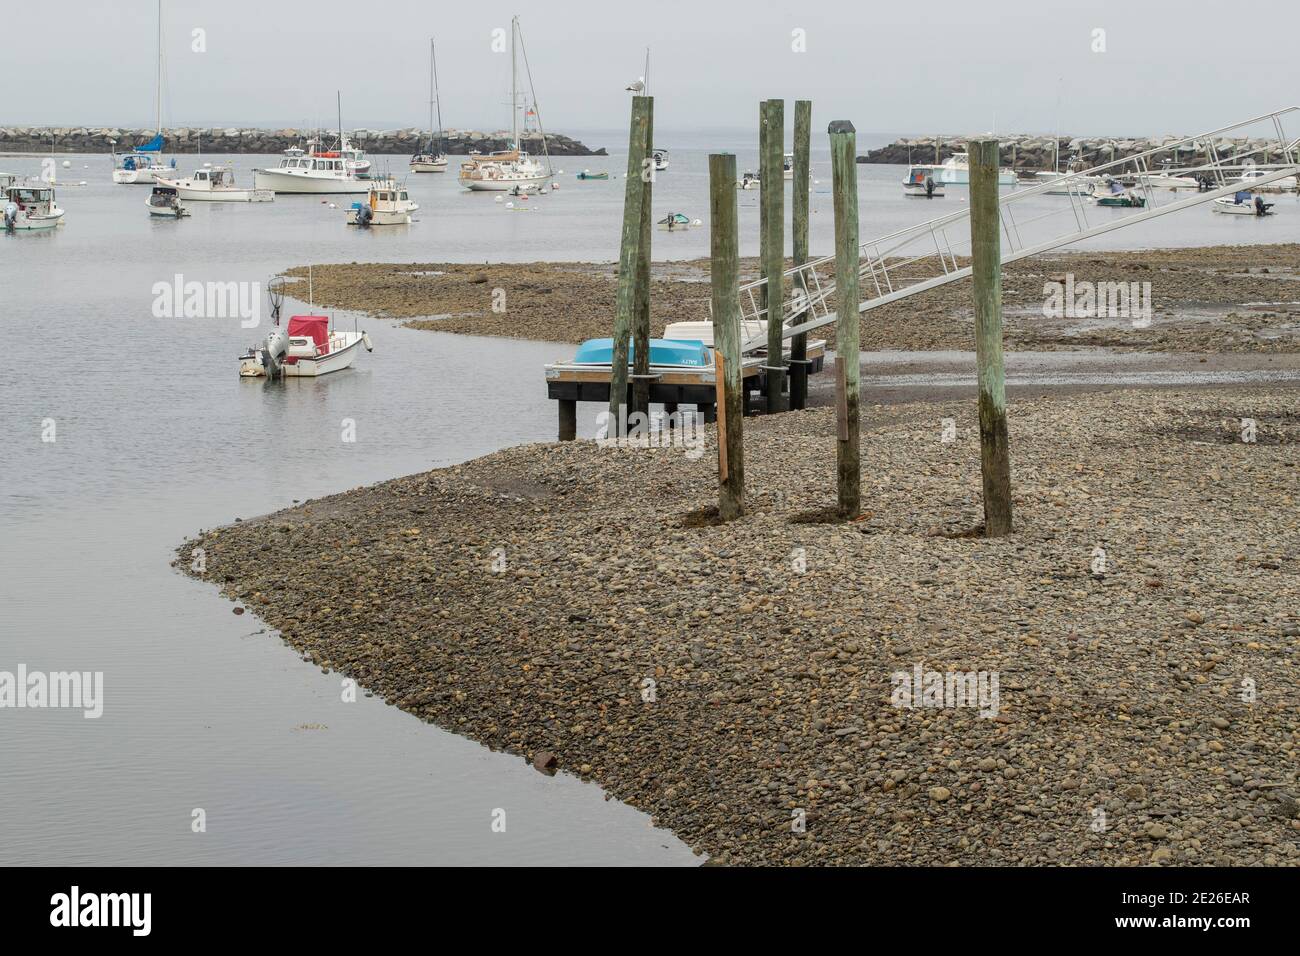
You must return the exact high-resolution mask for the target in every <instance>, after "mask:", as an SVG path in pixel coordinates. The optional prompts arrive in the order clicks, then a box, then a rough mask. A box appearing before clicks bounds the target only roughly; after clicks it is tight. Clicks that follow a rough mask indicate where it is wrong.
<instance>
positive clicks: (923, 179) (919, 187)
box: [903, 166, 943, 199]
mask: <svg viewBox="0 0 1300 956" xmlns="http://www.w3.org/2000/svg"><path fill="white" fill-rule="evenodd" d="M931 170H932V167H930V166H910V167H908V170H907V178H906V179H904V180H903V195H904V196H920V197H921V198H922V199H940V198H942V197H943V183H941V182H936V181H935V178H934V174H933V173H932V171H931Z"/></svg>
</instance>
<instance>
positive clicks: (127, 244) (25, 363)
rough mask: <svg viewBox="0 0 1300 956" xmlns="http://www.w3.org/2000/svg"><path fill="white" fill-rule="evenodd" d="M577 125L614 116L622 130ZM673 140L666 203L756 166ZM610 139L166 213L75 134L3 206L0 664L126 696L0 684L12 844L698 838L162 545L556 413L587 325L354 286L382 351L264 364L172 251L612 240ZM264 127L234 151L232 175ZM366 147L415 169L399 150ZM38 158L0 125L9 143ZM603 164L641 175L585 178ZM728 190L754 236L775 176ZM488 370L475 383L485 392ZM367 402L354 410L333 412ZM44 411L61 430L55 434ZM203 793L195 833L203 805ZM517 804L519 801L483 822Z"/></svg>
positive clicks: (1283, 236)
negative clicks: (289, 634)
mask: <svg viewBox="0 0 1300 956" xmlns="http://www.w3.org/2000/svg"><path fill="white" fill-rule="evenodd" d="M579 135H580V136H582V137H583V138H584V139H585V140H586V141H587V142H589V143H592V144H595V145H599V144H604V145H610V146H612V147H613V146H618V145H619V144H620V142H621V141H622V140H623V137H624V136H625V134H610V135H609V136H607V137H604V136H600V135H599V134H596V135H593V134H579ZM823 138H824V137H823ZM882 139H883V138H882ZM661 142H663V140H661ZM666 145H668V146H669V147H671V148H672V150H673V152H672V154H671V157H672V166H671V168H670V169H669V170H668V171H667V172H665V173H662V174H661V175H660V177H659V180H658V182H657V184H656V189H655V210H654V211H655V215H656V217H661V216H664V215H667V214H668V213H670V212H683V213H686V214H687V215H688V216H690V217H692V218H696V217H699V218H705V217H706V216H707V169H706V156H707V153H708V152H709V151H710V150H711V149H717V148H731V149H733V150H734V151H735V152H736V153H737V155H738V167H739V169H740V170H741V171H743V170H744V169H746V168H756V154H755V151H754V149H753V147H752V145H749V144H743V143H739V142H733V143H727V142H707V141H705V140H704V139H703V138H702V137H699V136H698V135H697V136H696V137H694V138H692V137H688V136H681V137H678V138H677V140H676V141H672V140H671V139H670V140H669V141H667V142H666ZM860 145H861V148H866V146H868V145H871V142H870V141H869V139H868V138H863V139H862V140H860ZM611 151H612V152H615V155H614V156H611V157H609V158H600V157H589V158H569V157H566V158H563V159H558V160H557V161H556V166H557V167H558V168H560V169H563V170H564V174H563V175H558V174H557V177H556V178H557V180H558V181H559V182H560V184H561V189H560V190H559V191H558V192H556V193H554V194H553V195H551V196H547V197H539V198H537V199H534V200H530V201H529V202H528V203H526V204H525V203H520V204H519V206H520V207H521V208H519V209H515V210H508V209H506V208H505V207H504V204H497V203H495V202H493V198H492V196H491V195H488V194H469V193H466V192H463V191H461V190H459V189H458V188H457V185H456V182H455V176H454V173H453V174H448V175H428V176H418V177H416V176H412V177H410V180H411V189H412V192H413V194H414V197H415V198H416V199H417V201H419V202H420V203H421V204H422V207H423V208H422V209H421V211H420V213H419V214H418V218H419V221H418V222H416V223H415V224H413V225H411V226H409V227H392V228H388V229H372V230H370V231H368V232H366V231H359V230H355V229H350V228H348V227H346V226H345V225H344V224H343V215H344V214H343V208H342V207H344V206H345V205H346V204H347V202H349V201H350V200H345V199H344V198H343V197H331V198H330V200H329V201H332V202H334V203H335V204H336V206H337V207H338V208H331V207H330V205H329V201H327V202H322V201H321V199H320V198H319V197H316V198H313V197H290V196H281V197H279V198H278V199H277V200H276V202H275V203H272V204H253V205H221V204H216V205H205V204H202V203H194V204H191V208H192V210H193V216H192V218H190V219H187V220H184V221H181V222H170V221H160V220H153V219H151V217H149V216H148V215H147V214H146V212H145V209H144V201H145V197H146V196H147V194H148V191H149V190H148V188H147V187H126V186H115V185H112V184H111V183H110V181H109V161H108V158H107V157H103V156H88V157H87V156H74V157H69V158H70V160H71V162H72V168H70V169H62V168H60V169H59V170H58V175H59V177H60V179H61V180H62V181H63V182H64V183H67V184H68V185H65V186H63V187H61V188H60V191H59V198H60V203H61V205H63V206H64V207H65V208H66V209H67V221H66V224H65V226H63V227H62V228H60V229H58V230H57V231H55V232H53V233H50V234H44V235H42V234H33V235H19V236H11V237H0V293H2V294H3V297H2V299H0V322H3V327H4V331H5V333H6V340H7V341H8V342H9V343H10V348H11V350H12V352H13V353H14V354H12V355H11V358H10V360H9V362H8V363H7V366H8V367H7V372H6V375H5V376H4V377H3V378H0V448H2V449H3V454H2V455H0V479H2V481H0V605H2V606H3V607H4V614H3V615H0V671H11V672H12V671H14V670H16V668H17V667H18V665H19V664H24V665H26V667H27V668H28V669H29V670H42V671H55V670H79V671H103V673H104V698H105V700H104V713H103V716H102V717H101V718H99V719H98V720H86V719H84V718H83V717H82V715H81V713H80V711H76V710H4V711H0V767H3V772H2V773H0V863H66V864H90V863H102V864H115V863H180V864H184V863H236V862H243V863H335V862H338V863H399V864H421V863H469V862H485V863H645V864H690V863H692V862H695V858H694V857H693V856H692V855H691V854H690V853H689V852H688V851H687V850H686V848H685V847H684V846H683V845H682V844H681V843H680V842H678V841H676V840H675V839H674V838H673V837H672V836H671V835H670V834H667V833H665V832H663V831H659V830H655V829H653V828H651V827H650V826H649V823H648V819H647V818H646V817H645V816H644V815H643V814H640V813H637V812H635V811H633V810H631V809H630V808H628V807H625V806H622V805H620V804H618V803H616V802H614V801H606V800H604V798H603V794H602V793H601V791H600V790H599V789H598V788H597V787H595V786H592V785H589V784H584V783H581V782H580V781H577V780H575V779H573V778H570V777H566V776H564V775H560V776H557V777H554V778H547V777H544V776H542V775H540V774H537V773H536V772H534V771H532V770H531V769H529V768H527V767H526V766H525V765H524V763H523V761H521V760H519V759H518V758H514V757H509V756H505V755H501V754H493V753H490V752H488V751H487V750H485V749H484V748H482V747H480V746H479V745H477V744H474V743H472V742H469V741H466V740H464V739H462V738H459V737H456V736H454V735H452V734H448V733H445V732H442V731H440V730H438V729H436V728H433V727H431V726H429V725H426V724H423V723H421V722H420V721H418V720H416V719H415V718H413V717H410V716H408V715H405V714H402V713H401V712H399V711H397V710H396V709H394V708H390V707H387V706H385V705H383V704H382V703H380V702H378V701H376V700H373V699H369V698H364V697H363V698H361V699H359V700H358V701H357V702H356V703H351V704H345V703H343V702H342V701H341V699H340V698H341V695H340V685H339V678H338V675H324V674H322V673H321V672H320V671H319V670H318V669H316V668H314V667H312V666H310V665H308V664H306V663H304V662H302V661H300V660H299V659H298V658H297V656H296V655H295V654H294V653H293V652H291V651H290V650H288V649H287V648H285V647H284V646H282V645H281V644H280V642H279V640H278V638H277V637H276V636H275V635H274V634H273V633H269V632H266V631H264V629H263V628H262V627H261V625H260V624H259V623H258V622H257V621H256V620H255V619H254V618H253V617H252V616H251V615H245V616H242V617H238V616H235V615H233V614H232V613H231V605H230V604H229V602H227V601H225V600H224V599H222V598H220V597H219V596H218V594H217V592H216V590H215V589H214V588H213V587H211V586H208V585H205V584H201V583H197V582H194V581H192V580H190V579H188V578H186V577H183V576H181V575H180V574H178V573H176V572H175V571H173V570H172V569H171V567H170V566H169V565H170V561H171V559H172V553H173V549H174V548H175V546H176V545H177V544H179V543H180V541H181V540H182V539H183V538H184V537H185V536H187V535H189V534H192V533H193V532H195V531H196V530H198V529H200V528H204V527H212V526H215V525H219V524H225V523H227V522H229V521H232V520H233V519H234V518H236V517H240V516H242V517H248V516H252V515H257V514H263V513H266V512H268V511H272V510H275V509H279V508H284V507H288V506H290V505H291V504H292V503H293V502H294V501H295V500H303V499H307V498H314V497H319V496H322V495H326V494H330V493H334V492H338V491H342V490H345V489H347V488H350V487H354V486H357V485H360V484H366V483H370V482H374V481H379V480H382V479H386V478H391V477H394V476H397V475H400V474H406V473H410V472H414V471H418V470H422V469H426V468H430V467H435V466H439V465H446V464H450V463H453V462H456V461H461V460H464V459H467V458H471V457H474V456H477V455H480V454H483V453H486V452H489V451H492V450H494V449H497V448H501V447H504V446H508V445H511V444H516V443H520V442H528V441H538V440H550V439H551V438H552V437H553V435H554V431H555V417H554V416H555V412H554V409H553V407H552V406H551V404H550V403H549V402H548V401H546V399H545V390H544V387H543V382H542V378H541V370H540V366H541V365H542V364H543V363H544V362H546V361H550V360H553V359H556V358H560V357H564V356H565V355H567V354H568V353H569V351H570V347H569V346H564V345H557V344H548V343H528V342H513V341H503V340H489V339H475V338H470V337H462V336H451V335H442V334H435V333H429V332H416V331H411V330H406V329H402V328H399V327H397V326H396V325H394V324H393V323H391V322H387V321H383V320H374V319H364V318H362V319H359V321H360V322H361V324H362V326H363V327H364V328H366V329H368V330H369V332H370V334H371V337H372V339H373V340H374V344H375V351H374V353H373V354H370V355H363V356H362V357H361V358H360V359H359V361H358V364H357V367H356V368H355V369H353V370H350V371H347V372H343V373H340V374H338V375H334V376H330V377H328V378H326V379H323V380H321V381H316V382H313V381H309V380H295V381H289V382H287V383H285V384H283V385H276V386H268V385H266V384H264V383H262V382H260V381H241V380H240V379H239V378H238V377H237V375H236V366H237V362H236V356H237V355H238V354H239V352H240V351H241V350H242V349H243V348H244V347H245V346H247V345H249V344H251V343H252V342H253V341H254V340H255V339H257V338H260V336H261V335H262V334H264V329H265V319H264V320H263V326H262V329H261V330H257V329H252V330H250V329H247V328H242V327H241V324H240V318H239V317H238V316H233V317H228V318H222V317H208V318H199V317H194V318H158V317H156V316H155V315H154V312H153V309H152V306H153V303H154V299H155V291H154V287H155V284H156V283H159V282H163V283H171V282H173V281H174V280H175V277H176V276H182V277H183V279H184V280H185V281H199V282H208V281H212V282H223V283H225V282H232V281H236V282H265V280H266V279H267V278H269V277H270V276H272V275H274V274H276V273H277V272H279V271H281V270H283V269H285V268H287V267H290V266H293V265H299V264H304V263H307V262H348V261H396V262H437V261H498V262H499V261H530V260H541V259H548V260H596V261H609V260H613V259H614V258H616V256H617V242H618V231H619V217H620V215H621V206H622V193H623V182H622V179H621V176H622V172H623V169H624V163H623V161H622V160H621V159H620V157H619V155H618V152H617V151H616V150H614V149H611ZM268 159H269V158H267V157H234V162H235V166H236V169H237V171H238V176H239V179H240V180H241V181H243V182H245V183H247V182H248V181H249V172H248V171H249V170H250V169H251V168H252V167H253V166H255V165H261V164H264V163H266V162H268ZM813 159H814V176H815V177H817V178H819V179H820V180H821V184H820V185H817V186H814V190H813V219H812V222H813V226H812V228H813V247H814V251H815V252H829V251H831V245H830V236H831V229H832V221H831V206H830V194H829V178H830V170H829V160H828V156H827V152H826V150H825V149H824V148H822V147H819V148H817V149H815V150H814V155H813ZM374 161H375V164H376V168H377V170H380V171H382V170H383V169H384V168H385V167H387V168H391V169H392V170H393V171H395V172H399V173H404V172H405V157H388V158H385V157H375V158H374ZM179 163H180V165H181V168H182V169H183V170H185V171H186V172H188V171H189V170H190V169H191V168H192V167H193V166H194V165H195V162H194V159H193V157H180V158H179ZM39 164H40V160H39V158H37V157H0V170H4V171H7V172H16V173H20V174H35V173H36V172H38V171H39ZM583 168H589V169H592V170H593V171H600V170H608V171H610V172H612V173H616V174H618V176H619V178H618V179H616V180H612V181H609V182H589V183H581V182H578V181H576V180H575V179H574V176H573V174H574V173H575V172H577V171H578V170H580V169H583ZM858 172H859V177H860V182H861V192H862V195H861V210H862V219H863V226H862V235H863V238H864V239H865V238H867V237H869V236H872V235H880V234H883V233H886V232H889V231H892V230H894V229H897V228H901V227H902V226H906V225H910V224H912V223H915V222H919V221H921V220H923V219H926V218H930V217H932V216H935V215H940V214H943V213H945V212H947V211H949V210H951V209H955V208H958V205H957V204H958V203H959V202H960V198H961V196H962V195H964V192H965V190H964V188H960V189H956V190H952V191H950V194H949V197H948V198H946V199H944V200H936V201H932V202H926V201H922V200H915V199H905V198H903V197H902V196H901V192H900V190H899V188H898V182H899V180H900V179H901V175H902V172H901V170H899V169H898V168H896V167H869V166H861V167H859V170H858ZM80 180H85V181H86V185H85V186H76V185H71V183H75V182H77V181H80ZM738 196H739V202H740V206H741V228H742V230H743V235H744V237H745V238H744V242H743V246H742V251H743V252H744V253H745V254H753V253H756V252H757V219H758V209H757V203H758V193H757V192H743V193H739V194H738ZM1061 201H1062V202H1064V200H1061ZM1278 202H1279V206H1280V207H1281V206H1286V208H1284V209H1283V215H1280V216H1277V217H1275V218H1274V219H1272V220H1266V221H1258V222H1257V221H1255V220H1253V219H1246V220H1244V221H1242V220H1238V219H1235V218H1234V217H1218V216H1213V215H1212V214H1210V213H1209V212H1208V211H1206V210H1204V209H1198V210H1191V211H1189V212H1185V213H1180V214H1177V215H1176V216H1173V217H1170V218H1169V220H1168V221H1167V223H1166V224H1165V225H1161V224H1159V223H1153V224H1149V225H1145V226H1139V227H1136V228H1134V229H1132V230H1125V231H1122V232H1118V233H1115V234H1112V235H1110V236H1106V237H1103V238H1102V239H1100V240H1098V241H1097V242H1098V244H1099V245H1105V244H1109V245H1110V246H1111V247H1115V246H1120V245H1127V246H1143V245H1152V246H1153V245H1199V244H1210V243H1219V242H1232V243H1240V242H1251V241H1268V242H1274V241H1293V240H1294V239H1295V238H1296V222H1297V221H1300V220H1297V215H1300V209H1298V208H1296V201H1295V199H1294V198H1293V197H1286V198H1283V199H1279V200H1278ZM525 209H526V210H527V211H524V210H525ZM707 246H708V230H707V228H701V229H698V230H691V231H688V232H686V233H682V234H674V235H665V234H663V233H659V232H656V235H655V255H656V258H659V259H676V258H691V257H696V256H702V255H705V254H707ZM295 306H298V304H296V303H290V305H289V312H290V313H292V312H293V311H296V310H297V309H296V308H295ZM298 307H300V306H298ZM352 318H353V317H352V316H344V315H340V316H338V319H339V321H343V322H350V321H351V320H352ZM467 392H473V393H475V394H478V395H482V396H485V401H483V402H481V403H476V404H475V405H474V406H473V407H467V406H465V405H464V404H463V402H462V401H461V397H462V396H463V395H464V394H465V393H467ZM345 419H351V420H352V421H353V422H354V423H355V434H356V441H355V442H345V441H342V440H341V433H342V429H343V427H344V420H345ZM51 425H52V427H53V429H54V431H53V437H54V440H53V441H48V440H42V438H43V437H46V438H48V437H50V427H51ZM196 808H202V809H203V810H204V811H205V812H206V815H207V832H205V833H193V832H191V815H192V811H193V810H194V809H196ZM498 809H501V810H504V811H505V813H506V820H507V826H506V832H504V833H496V832H493V830H492V827H491V823H492V820H493V813H494V811H496V810H498Z"/></svg>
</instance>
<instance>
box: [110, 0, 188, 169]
mask: <svg viewBox="0 0 1300 956" xmlns="http://www.w3.org/2000/svg"><path fill="white" fill-rule="evenodd" d="M162 33H163V30H162V0H158V62H157V75H156V77H155V79H154V128H153V132H154V136H153V139H151V140H150V141H149V142H147V143H145V144H143V145H141V146H137V147H135V148H134V149H132V150H131V152H129V153H121V154H119V153H118V152H117V150H116V149H115V150H114V151H113V154H112V155H113V182H115V183H117V184H119V185H122V186H136V185H152V184H153V183H154V182H155V181H156V180H157V177H158V176H168V175H174V174H175V172H176V160H174V159H173V160H172V161H171V164H170V165H169V164H167V163H165V162H163V157H162V148H163V135H162V85H163V40H162Z"/></svg>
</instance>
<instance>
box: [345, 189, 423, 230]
mask: <svg viewBox="0 0 1300 956" xmlns="http://www.w3.org/2000/svg"><path fill="white" fill-rule="evenodd" d="M419 208H420V205H419V203H416V202H413V201H412V200H411V197H410V194H409V193H408V192H407V191H406V187H405V186H403V185H400V184H398V182H397V180H395V179H393V178H392V177H391V176H388V177H385V178H384V179H372V180H371V181H370V196H369V197H368V199H367V200H366V202H354V203H353V204H352V206H351V208H350V209H348V214H347V221H348V225H349V226H361V227H363V228H365V227H369V226H405V225H409V224H410V222H411V213H413V212H415V211H416V210H417V209H419Z"/></svg>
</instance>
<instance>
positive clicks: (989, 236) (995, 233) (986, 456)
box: [970, 139, 1011, 538]
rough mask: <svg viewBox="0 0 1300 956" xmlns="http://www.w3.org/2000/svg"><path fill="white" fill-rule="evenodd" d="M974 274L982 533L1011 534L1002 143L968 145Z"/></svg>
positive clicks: (992, 535)
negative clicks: (1000, 197) (1004, 364)
mask: <svg viewBox="0 0 1300 956" xmlns="http://www.w3.org/2000/svg"><path fill="white" fill-rule="evenodd" d="M970 159H971V162H970V241H971V275H972V278H973V280H974V284H975V361H976V364H977V365H978V368H979V372H978V379H979V393H980V396H979V411H980V472H981V474H982V476H983V480H984V534H985V535H986V536H988V537H990V538H993V537H998V536H1000V535H1004V534H1009V533H1010V532H1011V452H1010V448H1009V445H1008V439H1007V390H1006V376H1005V373H1004V371H1003V367H1002V247H1001V236H1000V235H999V231H1000V230H1001V228H1002V221H1001V217H1000V215H999V210H998V141H997V140H995V139H978V140H974V141H972V142H971V144H970Z"/></svg>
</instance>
